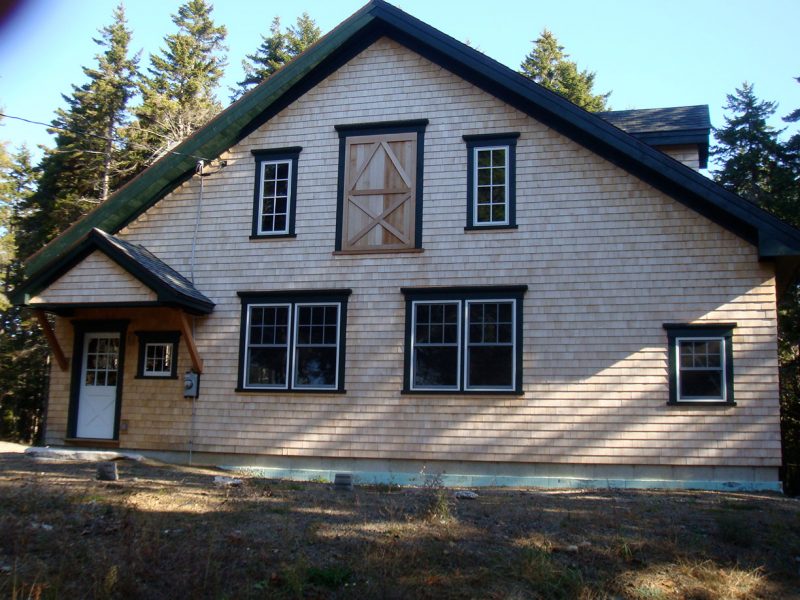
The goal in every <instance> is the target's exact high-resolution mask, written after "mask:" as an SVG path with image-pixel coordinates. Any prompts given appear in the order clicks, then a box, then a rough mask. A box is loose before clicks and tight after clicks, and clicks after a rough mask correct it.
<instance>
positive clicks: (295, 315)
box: [242, 302, 342, 390]
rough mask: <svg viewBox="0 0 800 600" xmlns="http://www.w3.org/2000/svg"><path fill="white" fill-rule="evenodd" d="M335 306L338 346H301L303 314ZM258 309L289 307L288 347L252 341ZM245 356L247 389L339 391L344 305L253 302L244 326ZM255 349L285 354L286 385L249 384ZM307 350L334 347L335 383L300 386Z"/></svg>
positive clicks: (332, 303)
mask: <svg viewBox="0 0 800 600" xmlns="http://www.w3.org/2000/svg"><path fill="white" fill-rule="evenodd" d="M315 306H322V307H335V308H336V343H334V344H331V343H325V342H324V337H323V343H299V342H298V339H299V335H298V329H299V327H300V312H301V309H302V308H307V307H315ZM259 308H286V310H287V311H288V312H287V320H286V327H287V333H286V343H285V344H254V343H251V340H250V332H251V323H252V319H253V310H254V309H259ZM245 327H246V330H245V342H244V343H245V352H244V354H245V356H244V364H243V366H242V370H243V373H242V386H243V387H244V388H245V389H265V390H290V389H292V390H337V389H339V368H340V361H341V343H342V329H341V327H342V303H341V302H279V303H252V304H248V305H247V322H246V323H245ZM254 348H278V349H283V350H284V352H285V363H286V368H285V372H284V382H285V383H283V384H270V383H257V382H256V383H254V382H251V381H250V363H251V359H252V350H253V349H254ZM304 348H335V349H336V361H335V369H334V380H333V383H332V384H325V385H314V384H301V383H299V382H298V376H299V369H298V365H300V362H301V360H300V356H299V355H300V350H301V349H304ZM290 359H291V360H290Z"/></svg>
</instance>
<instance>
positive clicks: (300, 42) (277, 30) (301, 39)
mask: <svg viewBox="0 0 800 600" xmlns="http://www.w3.org/2000/svg"><path fill="white" fill-rule="evenodd" d="M321 35H322V31H321V30H320V28H319V27H317V24H316V23H315V22H314V19H312V18H311V17H310V16H308V13H303V14H302V15H300V16H299V17H297V21H296V23H295V25H294V26H293V27H288V28H287V29H286V30H285V31H281V19H280V17H277V16H276V17H275V18H274V19H273V20H272V25H271V26H270V35H269V36H263V35H262V36H261V45H260V46H259V47H258V49H257V50H256V52H255V53H254V54H248V55H247V57H246V58H245V60H243V61H242V68H243V69H244V79H242V81H240V82H238V83H237V84H236V85H237V86H239V87H238V89H233V96H231V100H236V99H237V98H239V97H240V96H242V95H243V94H244V93H245V92H247V91H248V90H249V89H251V88H252V87H255V86H256V85H258V84H259V83H261V82H262V81H264V80H265V79H266V78H267V77H269V76H270V75H272V74H273V73H274V72H275V71H277V70H278V69H280V68H281V67H282V66H283V65H285V64H286V63H288V62H289V61H290V60H292V59H294V57H296V56H297V55H298V54H300V53H302V52H303V51H305V49H306V48H308V47H309V46H311V45H312V44H313V43H314V42H316V41H317V40H318V39H319V38H320V36H321Z"/></svg>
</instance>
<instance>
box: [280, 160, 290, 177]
mask: <svg viewBox="0 0 800 600" xmlns="http://www.w3.org/2000/svg"><path fill="white" fill-rule="evenodd" d="M288 178H289V163H286V162H282V163H278V179H288Z"/></svg>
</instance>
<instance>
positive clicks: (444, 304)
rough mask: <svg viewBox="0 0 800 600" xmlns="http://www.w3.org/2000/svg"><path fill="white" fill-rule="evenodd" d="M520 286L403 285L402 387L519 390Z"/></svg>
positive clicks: (406, 388) (492, 391) (407, 390)
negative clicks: (404, 326)
mask: <svg viewBox="0 0 800 600" xmlns="http://www.w3.org/2000/svg"><path fill="white" fill-rule="evenodd" d="M525 289H526V288H525V286H513V287H470V288H404V289H403V293H404V294H405V296H406V357H405V362H406V369H405V391H406V392H474V393H495V392H499V393H504V392H505V393H519V392H520V391H521V387H522V296H523V294H524V292H525Z"/></svg>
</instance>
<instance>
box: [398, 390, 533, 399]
mask: <svg viewBox="0 0 800 600" xmlns="http://www.w3.org/2000/svg"><path fill="white" fill-rule="evenodd" d="M400 394H402V395H403V396H516V397H521V396H524V395H525V392H521V391H518V390H498V391H490V390H409V389H407V388H403V389H402V390H400Z"/></svg>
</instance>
